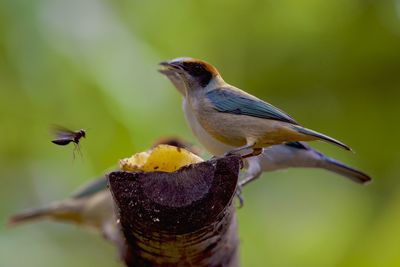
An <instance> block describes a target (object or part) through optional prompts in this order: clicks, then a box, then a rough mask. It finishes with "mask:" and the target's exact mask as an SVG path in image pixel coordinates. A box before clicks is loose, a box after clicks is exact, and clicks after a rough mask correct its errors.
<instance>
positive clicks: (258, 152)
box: [242, 147, 263, 159]
mask: <svg viewBox="0 0 400 267" xmlns="http://www.w3.org/2000/svg"><path fill="white" fill-rule="evenodd" d="M262 151H263V149H262V147H257V148H253V151H252V152H251V153H249V154H246V155H243V156H242V158H244V159H245V158H250V157H254V156H258V155H260V154H261V153H262Z"/></svg>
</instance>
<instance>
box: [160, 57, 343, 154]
mask: <svg viewBox="0 0 400 267" xmlns="http://www.w3.org/2000/svg"><path fill="white" fill-rule="evenodd" d="M160 64H161V65H162V66H163V67H164V68H165V69H166V70H169V71H173V72H175V73H176V74H177V75H179V77H180V79H181V80H182V81H183V83H184V84H185V87H186V90H185V98H186V101H187V104H188V105H189V106H190V108H191V110H192V111H193V114H194V117H195V119H196V120H197V121H198V122H199V124H200V125H201V126H202V127H203V128H204V129H205V130H206V131H207V132H208V133H209V134H210V135H211V136H213V137H214V138H215V139H217V140H219V141H220V142H222V143H224V144H227V145H229V146H232V147H234V149H233V150H232V151H230V153H236V152H240V151H242V150H245V149H251V150H252V152H251V153H249V154H247V155H244V156H243V157H249V156H256V155H259V154H261V153H262V149H263V148H264V147H268V146H271V145H276V144H282V143H287V142H293V141H313V140H323V141H325V142H328V143H332V144H335V145H338V146H340V147H342V148H344V149H347V150H350V148H349V147H348V146H347V145H345V144H343V143H341V142H339V141H337V140H335V139H333V138H331V137H329V136H326V135H323V134H321V133H318V132H315V131H313V130H310V129H307V128H304V127H302V126H301V125H299V124H298V123H297V122H296V121H295V120H294V119H293V118H292V117H290V116H289V115H288V114H286V113H284V112H283V111H281V110H279V109H278V108H276V107H274V106H272V105H271V104H268V103H267V102H264V101H262V100H261V99H258V98H257V97H255V96H252V95H250V94H248V93H246V92H244V91H242V90H240V89H238V88H236V87H234V86H232V85H229V84H228V83H226V82H225V81H224V80H223V79H222V77H221V75H220V74H219V72H218V70H217V69H216V68H215V67H214V66H212V65H211V64H209V63H207V62H205V61H202V60H199V59H193V58H176V59H173V60H171V61H166V62H162V63H160Z"/></svg>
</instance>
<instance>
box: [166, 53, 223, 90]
mask: <svg viewBox="0 0 400 267" xmlns="http://www.w3.org/2000/svg"><path fill="white" fill-rule="evenodd" d="M160 65H161V66H163V67H164V68H166V69H168V70H171V71H176V72H177V73H185V74H187V75H190V76H191V77H193V79H195V80H197V81H198V82H199V84H200V85H201V86H206V85H207V84H208V83H209V82H210V81H211V79H213V78H214V77H216V76H219V72H218V70H217V69H216V68H215V67H214V66H213V65H211V64H210V63H208V62H206V61H204V60H200V59H195V58H190V57H179V58H175V59H172V60H170V61H164V62H161V63H160Z"/></svg>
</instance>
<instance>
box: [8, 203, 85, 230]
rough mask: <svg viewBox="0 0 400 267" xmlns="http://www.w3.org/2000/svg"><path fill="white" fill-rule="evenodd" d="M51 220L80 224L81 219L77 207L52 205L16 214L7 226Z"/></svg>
mask: <svg viewBox="0 0 400 267" xmlns="http://www.w3.org/2000/svg"><path fill="white" fill-rule="evenodd" d="M43 219H52V220H56V221H74V222H77V223H78V222H80V220H81V218H80V215H79V213H78V211H77V207H74V206H73V205H68V204H65V203H62V202H61V203H52V204H50V205H48V206H45V207H42V208H37V209H30V210H27V211H23V212H21V213H17V214H15V215H13V216H11V218H10V219H9V221H8V226H10V227H12V226H16V225H19V224H23V223H28V222H32V221H36V220H43Z"/></svg>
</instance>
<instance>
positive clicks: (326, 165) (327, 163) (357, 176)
mask: <svg viewBox="0 0 400 267" xmlns="http://www.w3.org/2000/svg"><path fill="white" fill-rule="evenodd" d="M320 167H321V168H323V169H326V170H328V171H331V172H334V173H337V174H339V175H342V176H344V177H347V178H349V179H350V180H352V181H354V182H356V183H359V184H365V183H368V182H370V181H371V180H372V179H371V177H370V176H368V175H367V174H365V173H363V172H361V171H359V170H356V169H353V168H351V167H349V166H347V165H345V164H344V163H342V162H340V161H337V160H335V159H332V158H329V157H326V156H323V161H322V163H321V166H320Z"/></svg>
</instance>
